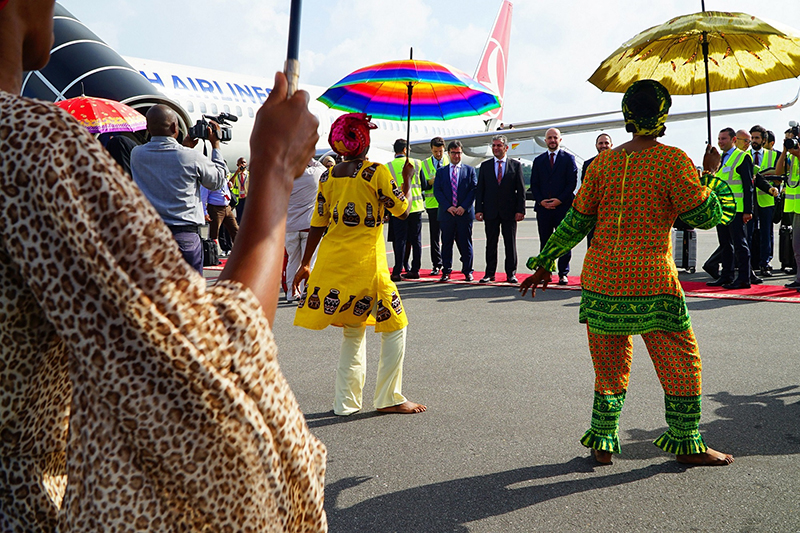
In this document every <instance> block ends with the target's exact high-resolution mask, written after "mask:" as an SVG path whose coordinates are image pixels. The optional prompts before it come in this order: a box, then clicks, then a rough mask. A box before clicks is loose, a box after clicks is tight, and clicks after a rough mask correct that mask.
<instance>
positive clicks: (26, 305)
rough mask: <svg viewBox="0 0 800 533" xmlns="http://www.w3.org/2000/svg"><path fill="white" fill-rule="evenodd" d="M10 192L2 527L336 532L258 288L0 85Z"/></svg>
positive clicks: (51, 118)
mask: <svg viewBox="0 0 800 533" xmlns="http://www.w3.org/2000/svg"><path fill="white" fill-rule="evenodd" d="M0 187H2V190H0V217H1V218H0V231H2V234H1V235H0V238H2V245H1V246H0V376H2V383H1V384H0V417H1V418H0V530H1V531H54V530H56V529H58V530H60V531H79V532H89V531H115V532H128V531H155V532H159V531H164V532H167V531H169V532H194V531H208V532H240V531H259V532H261V531H324V530H326V529H327V525H326V519H325V513H324V511H323V508H322V505H323V481H324V474H325V453H326V452H325V447H324V446H323V445H322V444H321V443H320V442H319V441H318V440H317V439H316V438H315V437H314V436H313V435H311V433H310V432H309V430H308V427H307V426H306V423H305V420H304V418H303V415H302V413H301V412H300V409H299V408H298V405H297V401H296V400H295V398H294V395H293V394H292V392H291V390H290V389H289V386H288V385H287V383H286V380H285V379H284V377H283V375H282V374H281V371H280V369H279V367H278V362H277V359H276V348H275V342H274V339H273V336H272V333H271V330H270V328H269V324H268V322H267V319H266V317H265V316H264V314H263V311H262V310H261V308H260V306H259V303H258V301H257V300H256V298H255V297H254V296H253V294H252V293H251V292H250V291H249V290H248V289H245V288H243V287H242V286H241V285H240V284H238V283H234V282H223V283H218V284H216V286H214V287H212V288H206V283H205V281H204V279H203V278H202V277H201V276H199V275H197V274H196V273H195V272H194V271H193V270H192V269H191V267H190V266H189V265H188V264H186V262H185V261H183V259H182V258H181V255H180V252H179V251H178V247H177V245H176V243H175V241H174V239H173V238H172V235H171V233H170V232H169V230H168V229H167V228H166V226H165V225H164V224H163V223H162V222H161V220H160V219H159V218H158V215H157V214H156V212H155V211H154V210H153V208H152V207H151V206H150V204H149V203H148V202H147V200H146V199H145V198H144V197H143V196H142V195H141V193H139V191H138V189H137V188H136V187H135V185H134V184H133V182H132V181H130V179H129V178H127V177H126V176H125V175H124V174H123V172H122V171H121V169H119V167H117V166H116V164H115V163H114V161H113V160H112V159H111V158H110V157H109V156H108V155H107V154H106V153H105V151H104V150H103V148H102V147H101V146H100V145H99V144H98V143H97V142H96V141H95V140H94V139H93V138H92V137H91V136H90V135H89V134H88V133H87V132H85V131H84V129H83V128H82V127H81V126H79V125H78V124H77V123H76V122H74V121H73V120H72V119H71V118H70V117H68V116H67V115H66V114H65V113H63V112H62V111H60V110H58V109H56V108H54V106H51V105H48V104H42V103H38V102H35V101H32V100H28V99H24V98H20V97H17V96H14V95H10V94H8V93H3V92H0ZM65 476H66V477H65ZM62 498H63V501H62Z"/></svg>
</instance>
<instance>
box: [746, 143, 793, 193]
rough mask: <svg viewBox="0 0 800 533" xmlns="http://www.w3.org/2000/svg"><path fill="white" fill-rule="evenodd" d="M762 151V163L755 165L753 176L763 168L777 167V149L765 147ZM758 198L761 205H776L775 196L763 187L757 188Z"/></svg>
mask: <svg viewBox="0 0 800 533" xmlns="http://www.w3.org/2000/svg"><path fill="white" fill-rule="evenodd" d="M761 152H762V159H761V163H760V164H759V165H758V166H754V167H753V176H755V175H756V174H757V173H759V172H761V169H762V168H773V167H775V161H777V159H778V154H777V153H776V152H775V150H767V149H766V148H765V149H763V150H762V151H761ZM787 155H788V154H787ZM756 200H758V206H759V207H772V206H773V205H775V197H774V196H772V195H771V194H769V193H768V192H764V191H762V190H761V189H756Z"/></svg>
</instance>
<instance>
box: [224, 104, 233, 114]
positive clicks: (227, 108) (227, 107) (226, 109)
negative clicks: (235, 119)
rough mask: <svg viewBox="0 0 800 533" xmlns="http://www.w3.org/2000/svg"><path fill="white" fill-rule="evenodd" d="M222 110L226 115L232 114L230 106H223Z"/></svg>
mask: <svg viewBox="0 0 800 533" xmlns="http://www.w3.org/2000/svg"><path fill="white" fill-rule="evenodd" d="M222 110H223V111H225V112H226V113H230V112H231V108H230V106H229V105H228V104H225V105H224V106H222Z"/></svg>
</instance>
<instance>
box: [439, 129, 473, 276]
mask: <svg viewBox="0 0 800 533" xmlns="http://www.w3.org/2000/svg"><path fill="white" fill-rule="evenodd" d="M447 152H448V155H449V156H450V164H449V165H447V166H444V167H442V168H440V169H439V170H437V171H436V179H435V180H434V182H433V194H434V195H435V196H436V201H438V202H439V226H440V227H441V230H442V278H441V281H447V280H449V279H450V272H451V271H452V268H453V242H454V241H455V243H456V244H457V245H458V251H459V253H460V254H461V272H463V273H464V279H465V280H466V281H472V220H473V219H474V218H475V206H474V205H473V204H474V203H475V187H476V186H477V185H478V177H477V175H476V173H475V169H474V168H472V167H471V166H469V165H462V164H461V154H462V153H463V152H462V149H461V141H450V144H448V145H447Z"/></svg>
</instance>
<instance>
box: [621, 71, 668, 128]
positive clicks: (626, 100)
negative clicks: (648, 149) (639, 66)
mask: <svg viewBox="0 0 800 533" xmlns="http://www.w3.org/2000/svg"><path fill="white" fill-rule="evenodd" d="M671 105H672V98H671V97H670V96H669V91H667V88H666V87H664V86H663V85H661V84H660V83H658V82H657V81H655V80H639V81H635V82H633V84H631V86H630V87H628V90H627V91H625V96H623V97H622V114H623V116H624V117H625V130H626V131H628V132H630V133H634V134H636V135H643V136H648V137H649V136H653V137H660V136H662V135H664V130H665V129H666V128H665V127H664V123H665V122H666V121H667V113H668V112H669V108H670V106H671Z"/></svg>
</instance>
